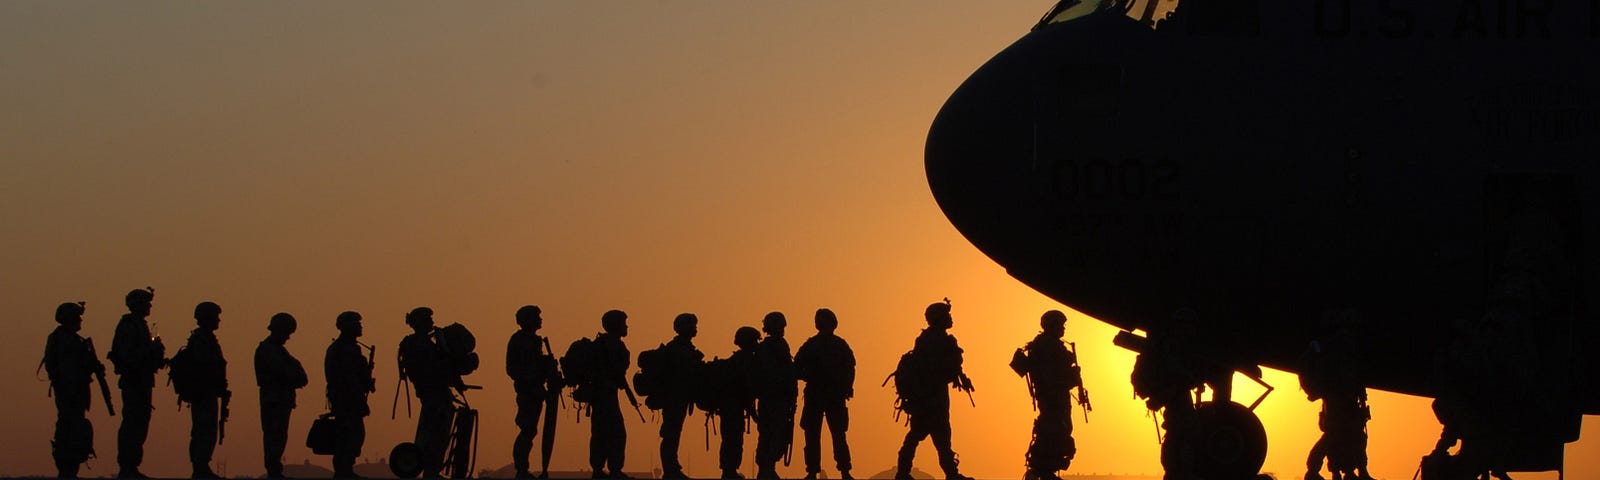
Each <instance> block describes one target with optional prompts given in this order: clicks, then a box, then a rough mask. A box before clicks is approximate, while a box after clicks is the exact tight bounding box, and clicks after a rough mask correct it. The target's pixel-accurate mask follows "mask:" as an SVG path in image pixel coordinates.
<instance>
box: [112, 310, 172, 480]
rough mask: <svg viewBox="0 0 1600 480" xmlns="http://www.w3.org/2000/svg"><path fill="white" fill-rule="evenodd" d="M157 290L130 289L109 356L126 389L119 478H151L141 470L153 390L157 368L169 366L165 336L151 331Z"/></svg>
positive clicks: (119, 382) (119, 432)
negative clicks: (164, 342)
mask: <svg viewBox="0 0 1600 480" xmlns="http://www.w3.org/2000/svg"><path fill="white" fill-rule="evenodd" d="M155 296H156V295H155V290H154V289H149V288H146V289H144V290H134V291H131V292H128V295H127V296H126V297H125V298H124V303H126V304H127V306H128V313H126V314H124V315H122V319H121V320H119V321H117V333H116V336H115V337H112V340H111V351H109V352H106V358H107V359H110V360H111V365H112V366H113V367H114V369H115V370H116V373H117V388H118V389H120V390H122V426H121V428H119V429H118V430H117V466H118V467H119V469H118V471H117V477H118V478H149V477H147V476H145V475H144V474H143V473H140V472H139V465H140V464H142V463H144V441H145V437H148V436H149V434H150V413H151V411H153V410H154V409H155V407H154V406H153V405H151V404H150V393H151V390H152V389H154V388H155V386H156V371H157V370H160V369H161V368H162V367H164V366H166V355H167V348H166V346H165V345H163V344H162V343H161V338H160V337H157V336H154V335H152V334H151V333H150V324H149V323H146V321H145V319H146V318H148V317H149V316H150V309H151V302H152V301H154V300H155Z"/></svg>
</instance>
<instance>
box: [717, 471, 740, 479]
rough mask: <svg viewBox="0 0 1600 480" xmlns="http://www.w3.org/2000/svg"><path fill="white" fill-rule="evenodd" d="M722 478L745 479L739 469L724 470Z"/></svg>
mask: <svg viewBox="0 0 1600 480" xmlns="http://www.w3.org/2000/svg"><path fill="white" fill-rule="evenodd" d="M722 480H744V475H740V474H739V471H738V470H723V471H722Z"/></svg>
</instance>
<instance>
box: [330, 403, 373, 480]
mask: <svg viewBox="0 0 1600 480" xmlns="http://www.w3.org/2000/svg"><path fill="white" fill-rule="evenodd" d="M333 418H334V421H335V422H336V424H335V427H334V432H335V435H337V439H338V440H337V443H335V444H334V451H333V476H334V477H338V478H349V477H353V476H355V468H354V467H355V464H356V457H359V456H361V446H362V445H363V444H365V443H366V442H367V424H366V419H365V418H363V417H362V416H361V415H357V414H353V413H352V414H343V415H341V414H340V413H339V412H338V411H337V410H335V411H334V417H333Z"/></svg>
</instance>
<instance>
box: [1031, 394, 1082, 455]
mask: <svg viewBox="0 0 1600 480" xmlns="http://www.w3.org/2000/svg"><path fill="white" fill-rule="evenodd" d="M1040 397H1041V400H1040V401H1039V418H1037V419H1035V420H1034V422H1033V444H1032V445H1030V446H1029V448H1028V468H1029V469H1030V470H1033V471H1034V472H1036V473H1039V474H1054V473H1055V472H1058V471H1061V470H1066V469H1067V467H1068V465H1070V460H1071V459H1072V457H1073V455H1074V454H1076V453H1077V451H1076V450H1077V449H1076V446H1075V445H1073V442H1072V418H1071V413H1070V412H1071V411H1072V404H1071V403H1070V402H1067V401H1066V397H1063V396H1058V395H1040Z"/></svg>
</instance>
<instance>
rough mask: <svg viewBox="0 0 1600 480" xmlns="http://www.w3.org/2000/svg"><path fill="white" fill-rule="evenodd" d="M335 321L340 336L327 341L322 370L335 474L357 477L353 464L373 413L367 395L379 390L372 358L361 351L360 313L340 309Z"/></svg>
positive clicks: (337, 475)
mask: <svg viewBox="0 0 1600 480" xmlns="http://www.w3.org/2000/svg"><path fill="white" fill-rule="evenodd" d="M334 325H335V326H336V327H338V329H339V338H336V339H334V340H333V344H331V345H328V351H327V354H326V355H324V356H323V361H322V372H323V376H325V377H326V378H327V380H328V388H327V395H328V409H329V410H330V411H331V413H333V418H334V423H335V425H336V428H334V434H335V438H336V439H335V444H334V453H333V476H334V477H335V478H357V477H356V473H355V470H354V469H353V468H352V467H354V466H355V464H356V457H358V456H360V455H361V445H362V444H363V443H366V438H367V426H366V417H367V415H370V414H371V413H372V411H371V409H369V408H368V407H367V395H369V394H371V393H372V392H373V391H374V390H376V385H375V382H374V381H373V378H372V362H371V361H370V360H369V359H368V358H367V357H365V356H362V355H361V344H360V342H357V341H356V339H357V338H361V314H359V313H356V312H348V311H347V312H344V313H340V314H339V317H338V319H337V320H335V323H334Z"/></svg>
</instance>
